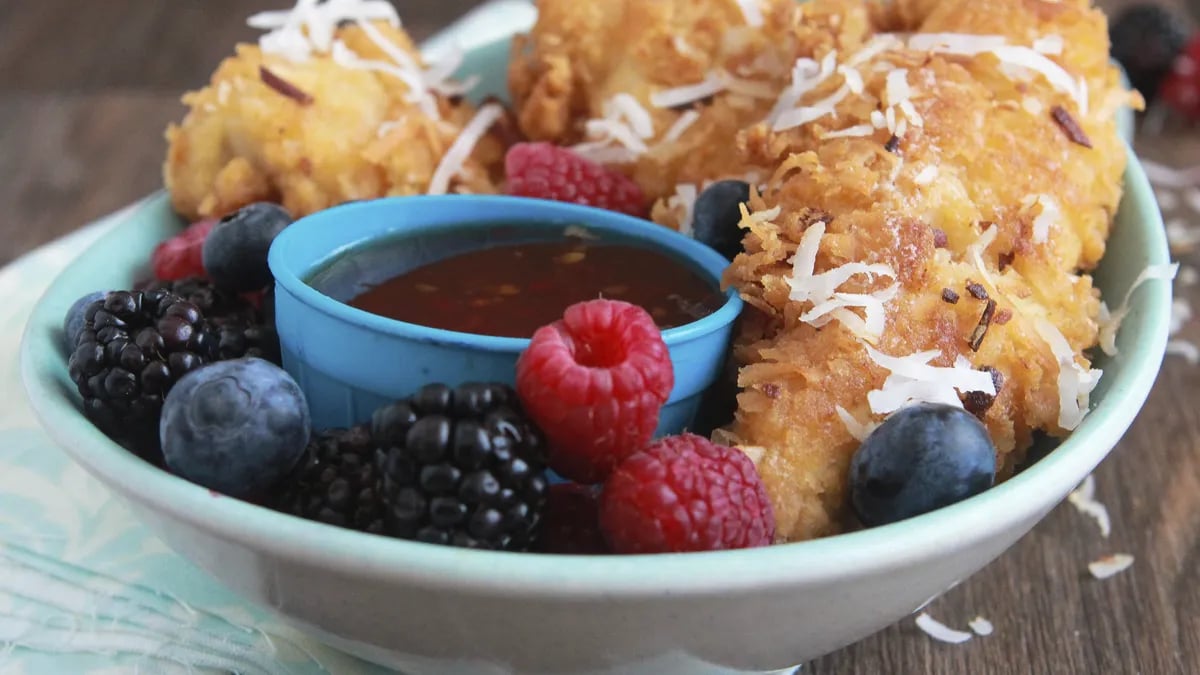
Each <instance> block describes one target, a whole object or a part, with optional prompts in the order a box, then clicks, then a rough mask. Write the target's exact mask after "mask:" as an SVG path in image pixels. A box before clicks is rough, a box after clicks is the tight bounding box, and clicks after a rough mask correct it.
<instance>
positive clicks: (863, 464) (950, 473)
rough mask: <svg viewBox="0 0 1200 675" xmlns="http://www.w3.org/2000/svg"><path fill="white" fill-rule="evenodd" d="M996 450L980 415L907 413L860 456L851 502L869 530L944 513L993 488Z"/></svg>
mask: <svg viewBox="0 0 1200 675" xmlns="http://www.w3.org/2000/svg"><path fill="white" fill-rule="evenodd" d="M995 475H996V448H995V446H993V445H992V439H991V438H990V437H989V436H988V433H987V429H985V428H984V426H983V424H981V423H980V422H979V420H978V419H976V418H975V416H974V415H972V414H971V413H969V412H967V411H966V410H963V409H962V408H956V407H954V406H949V405H942V404H920V405H914V406H910V407H907V408H902V409H901V410H899V411H898V412H896V413H894V414H893V415H892V416H891V417H889V418H888V419H887V420H885V421H884V422H883V424H881V425H879V428H877V429H875V431H874V432H872V433H871V435H870V436H868V437H867V440H865V441H863V444H862V446H860V447H859V449H858V451H857V452H855V453H854V459H853V460H852V461H851V464H850V502H851V504H852V505H853V507H854V511H855V513H857V514H858V518H859V520H861V521H862V522H863V524H864V525H867V526H875V525H884V524H887V523H894V522H896V521H898V520H904V519H905V518H911V517H912V516H916V515H920V514H922V513H927V512H929V511H933V510H934V509H939V508H941V507H943V506H947V505H949V504H953V503H955V502H958V501H961V500H963V499H966V498H967V497H970V496H973V495H976V494H979V493H980V492H983V491H984V490H986V489H988V488H989V487H991V486H992V483H993V482H994V480H995Z"/></svg>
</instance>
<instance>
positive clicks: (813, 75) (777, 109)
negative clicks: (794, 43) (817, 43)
mask: <svg viewBox="0 0 1200 675" xmlns="http://www.w3.org/2000/svg"><path fill="white" fill-rule="evenodd" d="M837 71H838V68H837V50H836V49H834V50H830V51H829V53H827V54H825V56H824V57H823V58H822V59H821V61H820V62H817V61H815V60H813V59H810V58H806V57H800V58H798V59H796V62H795V63H794V64H793V65H792V80H791V83H790V84H788V86H787V87H785V88H784V90H783V91H782V92H780V94H779V99H778V100H777V101H776V102H775V106H774V108H772V109H771V112H770V114H768V115H767V122H768V123H770V124H771V126H772V128H773V129H774V130H775V131H781V129H780V128H779V125H780V120H781V118H782V117H783V115H784V114H785V113H788V112H790V111H793V110H794V109H795V108H796V106H797V105H799V103H800V99H801V98H803V97H804V95H805V94H807V93H808V92H810V91H812V90H814V89H816V88H817V87H819V86H821V85H822V84H824V83H825V81H826V80H828V79H829V78H830V77H832V76H833V74H834V73H835V72H837ZM842 77H843V79H844V78H845V75H844V74H843V75H842ZM845 89H846V92H849V91H850V89H849V86H846V87H845ZM843 96H844V94H843ZM796 126H798V125H796Z"/></svg>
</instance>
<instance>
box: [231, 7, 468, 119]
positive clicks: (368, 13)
mask: <svg viewBox="0 0 1200 675" xmlns="http://www.w3.org/2000/svg"><path fill="white" fill-rule="evenodd" d="M346 21H350V22H353V23H355V24H357V25H358V26H359V27H360V28H361V29H362V30H363V33H364V34H365V35H366V36H367V37H368V38H369V39H370V40H371V41H372V42H374V43H375V44H376V45H377V46H378V47H379V49H380V50H381V51H382V52H383V53H384V54H385V55H386V56H387V59H388V60H387V61H376V60H371V59H363V58H361V57H359V56H358V54H356V53H355V52H354V51H353V50H351V49H350V48H349V47H347V46H346V44H345V43H343V42H342V41H341V40H338V39H337V38H336V35H337V29H338V26H339V25H341V24H342V23H343V22H346ZM375 21H385V22H387V23H388V24H390V25H392V26H397V27H398V26H400V17H399V16H398V15H397V13H396V9H395V7H393V6H392V4H391V3H389V2H386V1H385V0H298V2H297V3H296V5H295V7H293V8H292V9H290V10H280V11H269V12H260V13H258V14H255V15H253V16H251V17H250V18H249V19H248V20H247V24H248V25H249V26H250V27H252V28H257V29H259V30H265V31H268V32H267V33H266V34H264V35H263V36H261V37H260V38H259V41H258V43H259V47H260V48H261V49H262V52H263V53H264V54H274V55H278V56H282V57H284V58H286V59H288V60H290V61H293V62H304V61H307V60H308V59H310V58H312V56H313V55H315V54H329V55H330V58H332V59H333V61H334V63H337V64H338V65H340V66H342V67H343V68H353V69H358V70H369V71H375V72H380V73H385V74H389V75H392V76H394V77H396V78H397V79H399V80H400V81H401V82H402V83H403V84H404V85H405V87H406V88H407V89H408V91H407V92H406V96H405V98H406V100H408V101H409V102H410V103H412V104H414V105H417V106H418V107H420V109H421V111H422V112H423V113H424V114H425V115H428V116H429V117H431V118H433V119H435V120H436V119H440V115H439V111H438V107H437V101H436V100H435V98H434V96H433V94H434V92H438V93H442V94H445V95H457V94H462V93H465V92H466V91H468V90H469V89H470V88H471V87H472V86H473V85H474V84H475V82H463V83H460V82H455V81H453V80H452V79H451V77H452V75H453V74H454V72H455V71H456V70H458V67H459V66H460V65H461V64H462V59H463V54H462V52H461V50H460V51H453V50H452V51H451V52H449V53H448V54H447V57H446V58H445V59H444V60H443V61H441V62H439V63H436V64H433V65H431V66H430V67H429V68H428V69H425V68H422V66H421V64H420V63H418V62H417V60H416V59H415V58H413V57H412V56H411V55H410V54H408V53H407V52H405V51H404V50H403V49H401V48H400V47H399V46H397V45H396V44H394V43H392V42H391V41H390V40H388V39H387V38H386V37H385V36H384V35H383V34H382V33H380V32H379V29H378V28H376V27H375V25H374V24H373V22H375ZM476 82H477V80H476Z"/></svg>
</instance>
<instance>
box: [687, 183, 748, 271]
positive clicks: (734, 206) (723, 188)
mask: <svg viewBox="0 0 1200 675" xmlns="http://www.w3.org/2000/svg"><path fill="white" fill-rule="evenodd" d="M747 201H750V186H749V185H748V184H747V183H746V182H744V181H740V180H723V181H718V182H716V183H713V184H712V185H709V186H708V187H706V188H704V191H703V192H701V193H700V196H699V197H697V198H696V206H695V209H694V210H693V213H694V215H693V217H692V236H694V237H695V238H696V240H697V241H700V242H702V243H705V244H708V245H709V246H710V247H711V248H712V249H713V250H715V251H716V252H717V253H720V254H721V255H723V256H725V257H726V258H728V259H729V260H733V259H734V257H735V256H737V254H739V253H741V252H742V229H741V228H740V227H738V223H740V222H741V220H742V211H741V208H740V206H741V204H743V203H745V202H747Z"/></svg>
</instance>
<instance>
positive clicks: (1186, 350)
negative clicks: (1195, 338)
mask: <svg viewBox="0 0 1200 675" xmlns="http://www.w3.org/2000/svg"><path fill="white" fill-rule="evenodd" d="M1165 353H1166V354H1168V355H1170V356H1179V357H1182V358H1183V360H1184V361H1187V362H1188V365H1192V366H1195V365H1200V347H1197V346H1196V343H1194V342H1189V341H1187V340H1183V339H1180V338H1176V339H1174V340H1167V349H1166V352H1165Z"/></svg>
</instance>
